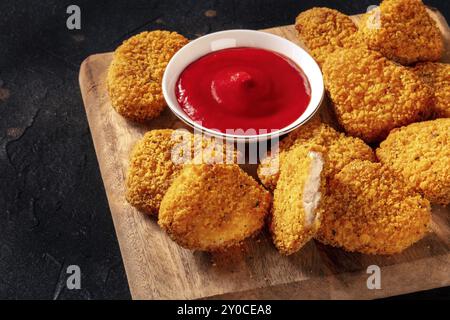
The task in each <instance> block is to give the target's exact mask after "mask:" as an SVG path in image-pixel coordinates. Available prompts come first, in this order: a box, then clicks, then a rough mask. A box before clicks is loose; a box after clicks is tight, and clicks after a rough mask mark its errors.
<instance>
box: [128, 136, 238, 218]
mask: <svg viewBox="0 0 450 320" xmlns="http://www.w3.org/2000/svg"><path fill="white" fill-rule="evenodd" d="M192 161H194V162H195V163H203V162H204V163H235V162H236V161H237V154H236V152H229V149H228V150H227V145H225V144H219V143H217V141H216V140H215V139H214V138H209V137H206V136H202V135H197V134H196V135H193V134H191V133H190V132H188V131H186V130H171V129H162V130H152V131H149V132H147V133H146V134H145V135H144V137H143V138H142V139H140V140H139V141H138V142H137V143H136V144H135V146H134V148H133V150H132V152H131V155H130V163H129V166H128V173H127V181H126V199H127V200H128V202H129V203H130V204H131V205H133V206H134V207H136V208H138V209H139V210H141V211H143V212H145V213H147V214H153V215H157V214H158V210H159V206H160V204H161V200H162V198H163V196H164V194H165V193H166V191H167V189H168V188H169V187H170V185H171V184H172V181H173V180H174V179H175V177H176V176H177V175H178V174H179V172H180V171H181V169H182V168H183V165H185V164H188V163H191V162H192Z"/></svg>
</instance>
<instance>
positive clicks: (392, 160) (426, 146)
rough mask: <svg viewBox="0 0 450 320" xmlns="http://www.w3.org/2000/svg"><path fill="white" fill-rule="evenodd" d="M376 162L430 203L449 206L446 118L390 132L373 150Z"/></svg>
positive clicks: (449, 155) (449, 126)
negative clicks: (377, 160) (387, 168)
mask: <svg viewBox="0 0 450 320" xmlns="http://www.w3.org/2000/svg"><path fill="white" fill-rule="evenodd" d="M376 153H377V156H378V158H379V159H380V161H381V162H382V163H383V164H384V165H385V166H387V167H389V168H390V169H392V171H395V172H397V173H399V174H400V175H402V176H403V177H404V179H405V181H406V182H407V183H408V185H409V186H411V187H412V188H414V189H416V190H418V191H419V192H420V193H422V194H423V196H424V197H425V198H427V199H428V200H429V201H430V202H431V203H435V204H442V205H448V204H449V203H450V119H449V118H441V119H436V120H431V121H425V122H419V123H413V124H410V125H409V126H406V127H402V128H399V129H395V130H393V131H392V132H391V133H390V134H389V136H388V137H387V139H386V140H384V141H383V142H382V143H381V144H380V147H379V148H378V149H377V152H376Z"/></svg>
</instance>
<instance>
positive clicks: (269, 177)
mask: <svg viewBox="0 0 450 320" xmlns="http://www.w3.org/2000/svg"><path fill="white" fill-rule="evenodd" d="M310 144H316V145H320V146H322V147H324V150H323V151H322V152H323V153H324V154H325V155H326V158H327V166H326V167H325V176H326V177H327V178H328V177H332V176H333V175H335V174H336V173H338V172H339V171H340V170H341V169H342V168H343V167H344V166H345V165H346V164H347V163H349V162H351V161H352V160H356V159H360V160H369V161H375V155H374V153H373V151H372V149H371V148H370V147H369V146H368V145H366V144H365V143H364V141H362V140H360V139H358V138H354V137H347V136H345V134H343V133H340V132H337V131H336V130H334V129H333V128H331V127H330V126H328V125H326V124H324V123H321V122H320V121H317V120H314V121H313V122H308V123H307V124H306V125H304V126H302V127H300V128H299V129H297V130H295V131H293V132H291V133H290V134H289V135H288V136H287V137H286V138H285V139H283V140H282V141H281V142H280V144H279V149H278V153H276V152H275V153H273V154H271V155H269V156H268V157H266V158H265V159H263V160H262V161H261V164H260V165H259V166H258V177H259V179H260V180H261V182H262V183H263V184H264V186H265V187H266V188H267V189H269V190H274V189H275V186H276V185H277V181H278V177H279V170H278V169H279V167H280V166H281V165H282V164H283V162H284V158H285V156H286V154H287V153H288V152H289V151H290V150H292V149H294V148H296V147H297V146H301V145H303V146H306V145H310Z"/></svg>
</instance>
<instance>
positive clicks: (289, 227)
mask: <svg viewBox="0 0 450 320" xmlns="http://www.w3.org/2000/svg"><path fill="white" fill-rule="evenodd" d="M320 150H321V148H320V147H314V146H311V147H307V146H305V147H303V146H299V147H296V148H294V149H293V150H291V151H289V152H288V154H287V156H286V158H285V161H284V162H283V165H282V167H281V173H280V178H279V180H278V183H277V186H276V188H275V191H274V199H273V207H272V217H271V222H270V230H271V233H272V238H273V242H274V244H275V246H276V247H277V249H278V250H279V251H280V252H281V253H282V254H285V255H290V254H293V253H295V252H297V251H298V250H300V249H301V247H303V246H304V245H305V243H306V242H308V241H309V240H310V239H311V238H312V237H313V236H314V234H315V233H316V232H317V230H318V229H319V226H320V220H321V210H322V209H321V208H320V201H321V196H322V194H323V193H324V188H325V179H324V177H323V167H324V160H323V158H322V154H321V153H320V152H318V151H320Z"/></svg>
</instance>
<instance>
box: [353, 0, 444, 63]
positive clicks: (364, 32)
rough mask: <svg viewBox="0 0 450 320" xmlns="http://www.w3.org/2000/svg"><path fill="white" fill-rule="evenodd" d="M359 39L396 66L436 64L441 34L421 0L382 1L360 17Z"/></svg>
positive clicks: (439, 51) (440, 52)
mask: <svg viewBox="0 0 450 320" xmlns="http://www.w3.org/2000/svg"><path fill="white" fill-rule="evenodd" d="M358 34H359V35H360V38H362V39H363V41H364V42H365V43H366V44H367V46H368V48H369V49H372V50H375V51H378V52H380V53H381V54H382V55H383V56H385V57H386V58H388V59H390V60H394V61H396V62H398V63H401V64H404V65H408V64H412V63H415V62H418V61H436V60H439V59H440V58H441V56H442V52H443V39H442V35H441V32H440V31H439V28H438V26H437V24H436V22H435V21H434V20H433V18H431V17H430V15H429V14H428V12H427V10H426V7H425V5H424V4H423V3H422V1H421V0H384V1H383V2H381V4H380V6H379V7H378V8H376V9H374V10H372V11H370V12H368V13H367V14H365V15H364V16H363V18H362V19H361V21H360V24H359V32H358Z"/></svg>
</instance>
